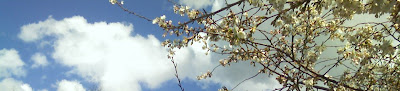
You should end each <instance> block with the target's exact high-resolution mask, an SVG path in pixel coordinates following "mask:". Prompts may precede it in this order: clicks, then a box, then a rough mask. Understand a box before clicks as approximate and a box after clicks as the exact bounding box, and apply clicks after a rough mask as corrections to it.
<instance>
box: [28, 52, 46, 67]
mask: <svg viewBox="0 0 400 91" xmlns="http://www.w3.org/2000/svg"><path fill="white" fill-rule="evenodd" d="M31 60H32V61H33V62H34V63H33V65H32V66H31V67H32V68H37V67H39V66H42V67H46V66H47V65H49V62H47V58H46V56H45V55H43V54H42V53H35V54H33V55H32V57H31Z"/></svg>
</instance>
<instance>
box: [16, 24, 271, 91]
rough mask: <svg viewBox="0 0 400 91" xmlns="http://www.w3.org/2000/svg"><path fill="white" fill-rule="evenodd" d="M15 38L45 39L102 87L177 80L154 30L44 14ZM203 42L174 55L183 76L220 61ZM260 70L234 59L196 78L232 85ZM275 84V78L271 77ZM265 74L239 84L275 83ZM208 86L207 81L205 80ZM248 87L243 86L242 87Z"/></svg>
mask: <svg viewBox="0 0 400 91" xmlns="http://www.w3.org/2000/svg"><path fill="white" fill-rule="evenodd" d="M21 29H22V31H21V33H20V34H19V38H21V39H22V40H24V41H26V42H43V40H44V41H48V40H46V38H45V37H52V38H55V39H53V40H52V42H51V43H50V45H51V47H54V52H53V53H52V57H53V58H54V59H55V60H56V62H59V63H61V64H63V65H66V66H69V67H72V68H73V70H72V71H71V72H69V73H73V74H77V75H79V76H81V77H84V78H85V79H86V80H88V81H93V82H98V83H99V86H101V88H102V89H103V90H106V91H108V90H117V91H132V90H134V91H138V90H141V88H140V83H144V84H145V87H149V88H157V87H159V86H160V85H161V84H162V83H163V82H166V81H167V80H171V79H175V77H174V73H173V71H174V69H173V66H172V63H171V62H170V60H169V59H167V57H166V55H167V51H166V48H164V47H162V46H161V45H160V41H159V40H158V39H157V38H155V37H154V36H153V35H148V36H146V37H143V36H141V35H134V36H132V35H131V32H132V31H133V26H132V25H129V24H123V23H106V22H95V23H88V22H87V21H86V20H85V19H84V18H83V17H80V16H74V17H71V18H65V19H63V20H55V19H53V18H51V17H50V18H48V19H47V20H45V21H41V22H38V23H33V24H28V25H24V26H23V27H22V28H21ZM201 47H202V44H201V43H194V44H193V45H192V46H189V47H187V48H182V49H180V50H177V53H176V54H177V55H176V57H175V60H176V62H177V63H178V70H179V74H180V77H182V78H181V79H190V80H195V81H197V79H196V76H198V75H200V74H201V72H207V70H211V69H213V68H214V67H215V66H217V65H218V63H219V62H218V60H219V59H220V58H221V57H222V56H219V55H214V56H210V55H208V56H207V55H205V51H204V50H202V48H201ZM257 71H258V69H254V68H253V67H250V66H249V65H248V63H238V64H235V65H232V67H228V68H222V67H221V68H218V69H217V70H216V73H215V74H214V77H213V78H211V79H207V80H202V81H200V82H202V83H204V84H207V83H210V82H212V83H218V84H222V85H224V86H227V87H233V86H234V85H236V84H237V83H239V82H240V81H242V80H243V79H246V78H247V77H250V76H252V75H254V74H255V72H257ZM275 83H276V82H275ZM275 83H274V82H271V81H270V79H268V78H266V76H259V77H257V78H256V79H254V80H253V79H252V80H250V81H248V82H245V83H243V84H242V85H241V86H239V87H238V89H247V90H252V89H254V88H256V90H257V89H264V90H265V89H267V88H270V87H275V85H273V84H275ZM205 86H206V85H205ZM243 87H246V88H243Z"/></svg>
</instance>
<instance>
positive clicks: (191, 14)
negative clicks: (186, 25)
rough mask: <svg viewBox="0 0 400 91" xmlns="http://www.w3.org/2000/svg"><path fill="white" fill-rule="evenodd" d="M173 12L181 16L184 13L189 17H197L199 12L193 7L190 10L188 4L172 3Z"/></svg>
mask: <svg viewBox="0 0 400 91" xmlns="http://www.w3.org/2000/svg"><path fill="white" fill-rule="evenodd" d="M174 12H175V13H176V14H179V15H181V16H184V15H185V14H186V15H187V16H188V17H189V18H190V19H195V18H197V16H198V14H199V13H200V12H199V11H198V10H195V9H192V10H190V7H189V6H181V7H178V6H176V5H174Z"/></svg>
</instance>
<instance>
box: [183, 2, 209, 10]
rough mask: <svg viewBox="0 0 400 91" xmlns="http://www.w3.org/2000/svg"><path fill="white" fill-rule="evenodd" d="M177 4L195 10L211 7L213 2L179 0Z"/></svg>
mask: <svg viewBox="0 0 400 91" xmlns="http://www.w3.org/2000/svg"><path fill="white" fill-rule="evenodd" d="M179 2H180V3H181V4H183V5H187V6H190V7H192V8H195V9H200V8H205V7H207V6H210V5H212V4H213V2H214V0H179Z"/></svg>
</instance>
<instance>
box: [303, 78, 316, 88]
mask: <svg viewBox="0 0 400 91" xmlns="http://www.w3.org/2000/svg"><path fill="white" fill-rule="evenodd" d="M303 83H304V84H305V85H306V86H307V87H312V86H314V78H309V79H307V80H303Z"/></svg>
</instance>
